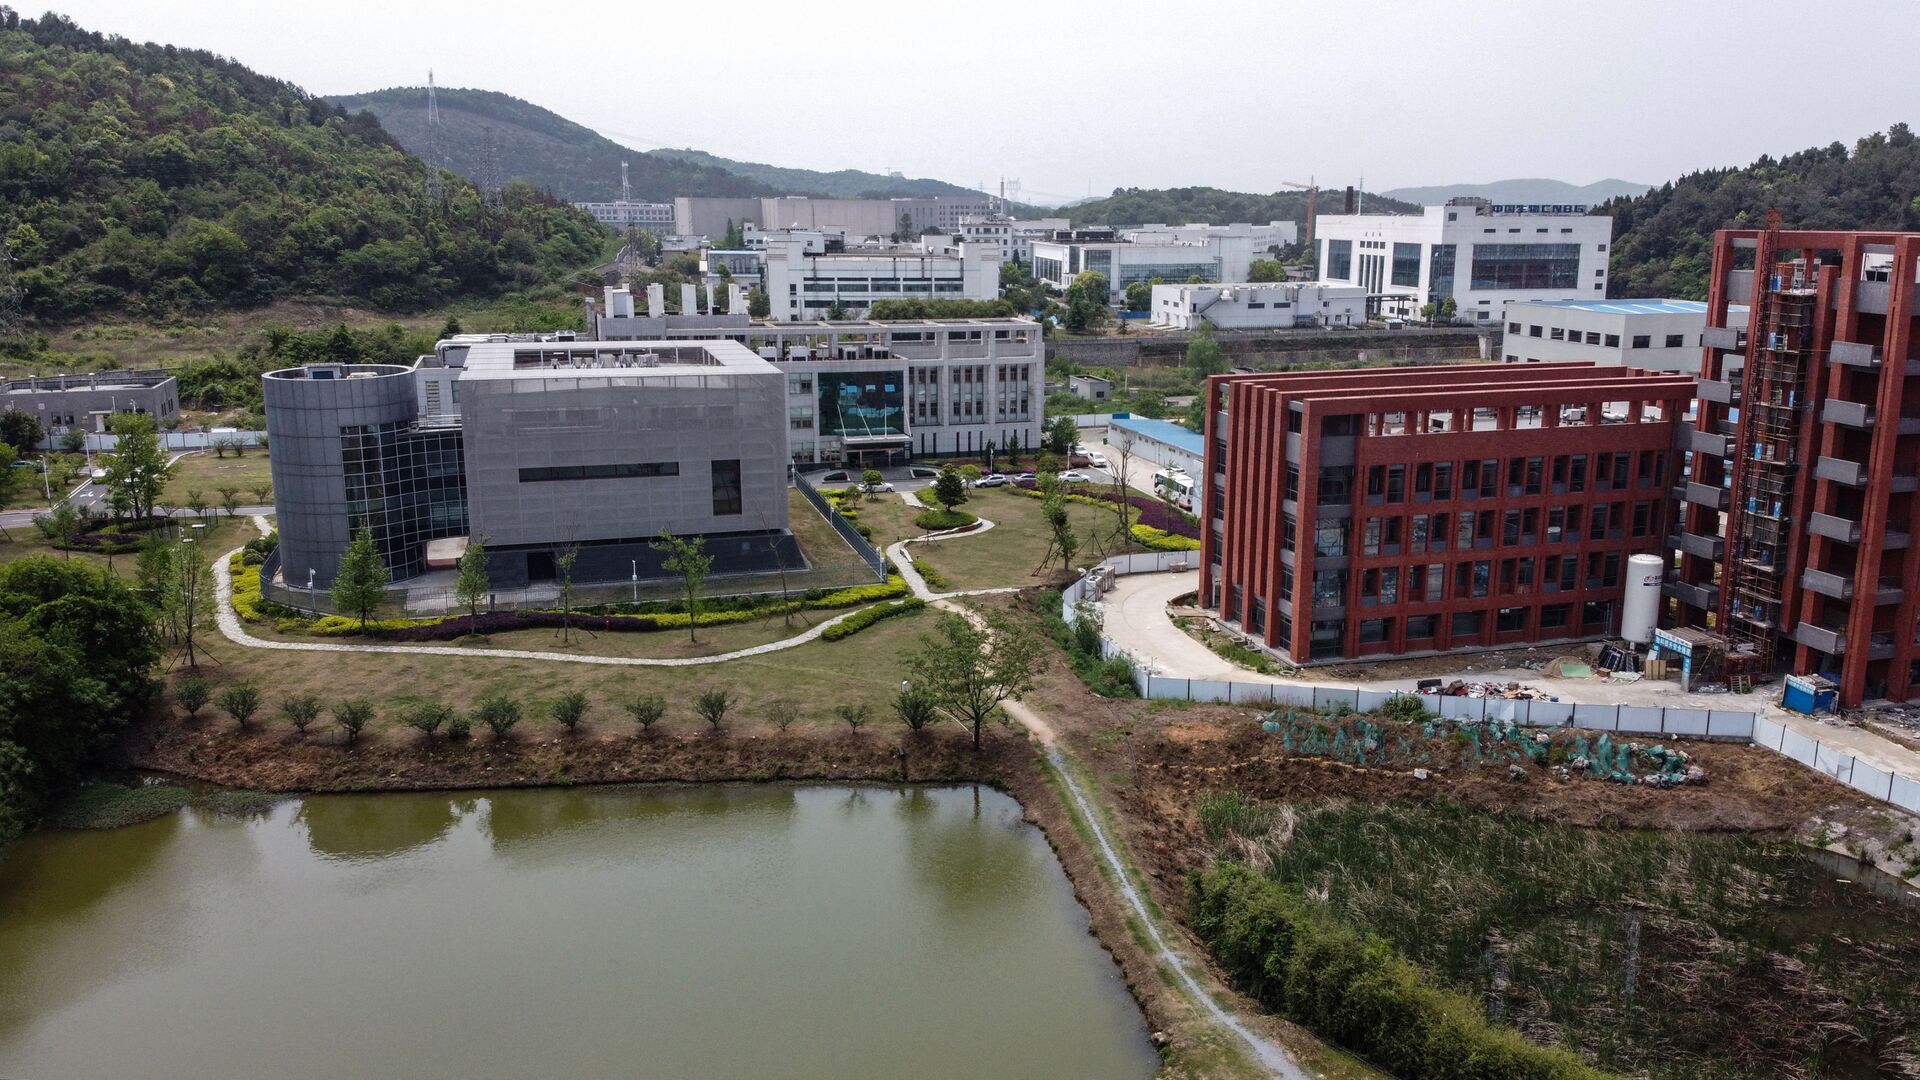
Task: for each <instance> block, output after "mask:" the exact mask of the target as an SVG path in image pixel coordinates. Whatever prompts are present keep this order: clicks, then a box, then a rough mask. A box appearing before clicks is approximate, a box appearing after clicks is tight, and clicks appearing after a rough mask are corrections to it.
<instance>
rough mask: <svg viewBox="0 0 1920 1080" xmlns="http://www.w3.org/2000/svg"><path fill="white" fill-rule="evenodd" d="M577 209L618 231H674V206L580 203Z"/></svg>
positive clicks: (630, 203) (651, 203)
mask: <svg viewBox="0 0 1920 1080" xmlns="http://www.w3.org/2000/svg"><path fill="white" fill-rule="evenodd" d="M573 205H574V207H575V208H576V209H580V210H585V211H586V212H587V213H589V214H592V215H593V219H594V220H595V221H598V222H599V223H600V224H602V225H611V226H613V227H614V228H616V229H645V230H647V231H648V232H655V233H659V232H671V231H673V204H672V203H655V202H621V201H619V200H618V199H616V200H614V201H613V202H578V203H574V204H573Z"/></svg>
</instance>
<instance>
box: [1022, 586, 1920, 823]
mask: <svg viewBox="0 0 1920 1080" xmlns="http://www.w3.org/2000/svg"><path fill="white" fill-rule="evenodd" d="M1198 554H1199V553H1198V552H1192V551H1167V552H1151V553H1147V554H1142V555H1117V556H1115V557H1113V558H1111V559H1106V560H1104V561H1102V562H1101V563H1099V564H1098V565H1096V566H1094V567H1093V568H1092V569H1090V570H1089V571H1088V572H1087V573H1085V574H1082V575H1081V576H1080V577H1079V578H1078V579H1077V580H1075V581H1074V583H1073V584H1071V585H1069V586H1067V587H1066V588H1065V589H1064V590H1062V591H1061V593H1060V617H1061V618H1062V619H1064V620H1066V621H1067V622H1068V623H1071V622H1072V621H1073V617H1074V608H1075V607H1076V606H1077V605H1079V604H1080V603H1082V602H1083V601H1095V602H1097V601H1098V600H1099V594H1100V593H1102V592H1103V591H1104V589H1103V588H1102V587H1101V585H1102V583H1103V581H1104V580H1106V579H1107V578H1108V577H1110V576H1118V575H1121V574H1152V573H1160V572H1164V571H1168V570H1185V569H1188V568H1190V567H1191V565H1192V563H1191V560H1192V559H1194V558H1196V557H1197V556H1198ZM1100 652H1101V655H1102V656H1104V657H1106V658H1108V659H1111V658H1113V657H1115V656H1124V657H1126V659H1127V662H1128V663H1130V664H1132V665H1133V681H1134V687H1135V688H1136V689H1137V690H1138V691H1139V692H1140V696H1141V697H1143V698H1148V699H1153V700H1172V701H1198V702H1216V703H1226V704H1233V705H1249V706H1254V707H1268V708H1274V707H1292V708H1301V709H1314V710H1316V711H1318V710H1322V709H1333V708H1338V707H1340V706H1343V705H1344V706H1346V707H1347V708H1349V709H1352V710H1353V711H1355V712H1375V711H1377V710H1379V709H1380V708H1381V707H1382V706H1384V705H1385V704H1386V703H1387V702H1389V701H1392V700H1393V699H1394V698H1396V697H1401V696H1405V695H1406V692H1405V691H1401V690H1359V689H1354V688H1351V687H1334V686H1316V685H1314V684H1312V683H1294V682H1285V683H1282V682H1239V681H1236V680H1230V679H1180V678H1173V677H1170V676H1166V675H1157V674H1154V673H1152V672H1151V671H1150V670H1149V669H1148V667H1147V666H1146V665H1145V664H1142V663H1141V662H1140V660H1139V659H1138V658H1136V657H1134V656H1132V655H1131V654H1129V653H1127V652H1126V650H1124V649H1121V648H1120V647H1119V646H1117V645H1115V644H1114V643H1113V641H1112V640H1111V639H1109V638H1108V637H1107V636H1106V635H1105V634H1102V635H1100ZM1419 697H1420V703H1421V704H1422V705H1425V706H1426V707H1427V708H1428V709H1429V710H1431V711H1433V712H1437V713H1439V714H1440V715H1441V716H1442V717H1445V718H1447V719H1449V720H1465V721H1469V722H1474V721H1482V720H1497V721H1510V722H1512V723H1515V724H1520V725H1522V726H1526V727H1575V728H1582V729H1586V730H1592V731H1611V732H1617V733H1620V734H1625V735H1668V736H1674V737H1677V738H1690V739H1730V740H1737V741H1739V742H1747V743H1752V744H1753V745H1755V746H1759V747H1763V748H1765V749H1767V750H1771V751H1773V752H1774V753H1777V754H1781V755H1784V756H1786V757H1789V758H1792V759H1793V760H1795V761H1797V762H1799V763H1801V764H1802V765H1805V766H1807V767H1808V768H1810V769H1816V770H1818V771H1820V772H1823V773H1826V774H1827V775H1828V776H1831V777H1833V778H1834V779H1836V780H1838V781H1840V782H1841V783H1843V784H1846V785H1847V786H1848V787H1851V788H1853V789H1854V790H1856V791H1859V792H1862V793H1864V794H1867V795H1871V796H1872V797H1874V798H1876V799H1880V800H1882V801H1884V802H1888V803H1892V804H1893V805H1895V806H1897V807H1899V808H1901V809H1902V810H1906V811H1908V812H1909V813H1915V814H1920V780H1916V779H1914V778H1912V777H1909V776H1905V775H1902V774H1901V773H1897V772H1888V771H1887V770H1885V769H1881V768H1878V767H1876V766H1873V765H1869V764H1868V763H1866V762H1864V761H1862V760H1860V759H1859V758H1858V757H1855V756H1854V755H1853V754H1852V753H1849V752H1848V751H1846V750H1844V749H1840V748H1838V747H1834V746H1829V745H1827V744H1826V743H1823V742H1821V741H1819V740H1818V739H1815V738H1813V737H1812V736H1810V735H1806V734H1804V733H1802V732H1798V731H1795V730H1793V729H1792V728H1789V727H1787V726H1786V725H1784V724H1781V723H1779V722H1777V721H1773V720H1768V719H1767V718H1766V717H1764V716H1760V715H1758V714H1756V713H1752V712H1746V711H1743V710H1737V709H1700V708H1678V707H1675V708H1666V707H1662V706H1658V705H1594V704H1583V703H1575V702H1570V701H1542V700H1540V699H1538V698H1535V699H1531V700H1522V699H1508V698H1499V697H1479V698H1473V697H1444V696H1429V695H1419Z"/></svg>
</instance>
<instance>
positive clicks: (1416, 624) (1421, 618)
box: [1407, 615, 1433, 641]
mask: <svg viewBox="0 0 1920 1080" xmlns="http://www.w3.org/2000/svg"><path fill="white" fill-rule="evenodd" d="M1432 636H1433V616H1431V615H1409V616H1407V640H1408V641H1423V640H1425V639H1427V638H1430V637H1432Z"/></svg>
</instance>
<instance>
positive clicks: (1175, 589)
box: [1101, 570, 1920, 777]
mask: <svg viewBox="0 0 1920 1080" xmlns="http://www.w3.org/2000/svg"><path fill="white" fill-rule="evenodd" d="M1199 584H1200V574H1199V571H1196V570H1189V571H1186V572H1184V573H1168V574H1128V575H1123V576H1121V577H1118V578H1116V579H1115V582H1114V587H1113V590H1112V591H1111V592H1109V593H1108V594H1107V595H1106V596H1105V597H1103V598H1102V599H1101V607H1102V609H1103V614H1104V616H1105V617H1104V620H1103V623H1102V626H1103V629H1104V630H1105V631H1106V634H1107V636H1108V637H1109V638H1111V639H1112V640H1113V642H1114V644H1116V645H1118V646H1120V647H1121V648H1122V649H1125V650H1126V651H1127V652H1129V653H1131V654H1132V655H1133V656H1135V657H1137V658H1138V659H1139V660H1140V662H1141V663H1142V664H1143V665H1144V666H1146V668H1147V669H1148V671H1149V672H1150V673H1152V674H1154V675H1161V676H1165V677H1168V678H1175V679H1231V680H1234V681H1237V682H1245V683H1281V684H1290V685H1300V684H1304V683H1312V684H1313V685H1316V686H1328V687H1334V688H1341V689H1360V690H1404V691H1412V690H1414V689H1416V688H1417V684H1418V682H1419V677H1418V676H1413V677H1408V678H1402V679H1372V680H1358V681H1356V680H1343V679H1332V678H1324V677H1315V676H1314V675H1313V669H1312V668H1307V669H1305V672H1304V675H1305V677H1303V678H1283V677H1280V676H1275V675H1262V674H1260V673H1259V672H1256V671H1249V670H1248V669H1246V668H1243V667H1241V666H1239V665H1238V664H1235V663H1233V662H1232V661H1229V660H1227V659H1225V658H1224V657H1222V656H1220V655H1219V654H1218V653H1215V652H1214V651H1213V650H1212V649H1209V648H1207V647H1206V646H1205V645H1203V644H1201V643H1200V642H1199V641H1196V640H1195V639H1194V638H1193V637H1192V636H1191V635H1189V634H1188V633H1187V632H1186V631H1184V630H1182V629H1180V628H1179V627H1177V626H1175V625H1173V619H1172V618H1171V617H1170V616H1169V615H1168V614H1167V605H1168V604H1169V603H1170V602H1171V601H1172V600H1173V598H1174V597H1176V596H1179V595H1180V594H1182V593H1190V592H1193V591H1194V590H1195V589H1197V588H1198V587H1199ZM1572 648H1573V647H1569V649H1568V650H1567V651H1572ZM1522 649H1524V647H1522V648H1520V649H1516V648H1512V647H1509V648H1507V649H1505V650H1503V651H1504V652H1506V653H1507V654H1508V655H1509V656H1511V655H1512V654H1513V653H1515V652H1517V651H1522ZM1536 655H1538V656H1539V657H1540V659H1542V660H1550V659H1553V658H1554V657H1555V656H1557V655H1559V653H1558V652H1557V651H1556V650H1555V649H1554V648H1553V647H1551V646H1548V647H1543V648H1541V649H1540V650H1539V652H1538V653H1537V654H1536ZM1490 657H1491V654H1474V653H1464V654H1461V656H1460V667H1459V670H1458V672H1457V677H1459V678H1464V679H1466V680H1468V681H1470V682H1517V683H1522V684H1525V685H1528V686H1533V687H1536V688H1538V689H1540V690H1544V691H1546V692H1547V693H1549V694H1553V695H1555V696H1557V697H1558V698H1559V699H1560V700H1562V701H1572V702H1579V703H1582V704H1589V705H1657V706H1668V707H1672V708H1683V709H1737V710H1739V711H1742V712H1754V713H1758V714H1760V715H1761V716H1764V717H1766V718H1767V719H1768V720H1771V721H1773V722H1775V723H1778V724H1784V725H1786V727H1787V728H1788V729H1790V730H1792V731H1797V732H1799V733H1801V734H1803V735H1805V736H1807V737H1808V738H1811V739H1818V740H1819V741H1820V742H1822V743H1825V744H1826V745H1828V746H1832V747H1835V748H1838V749H1844V750H1845V751H1847V752H1848V753H1851V754H1853V755H1854V756H1856V757H1858V758H1860V759H1862V760H1864V761H1865V762H1866V763H1867V764H1869V765H1872V766H1874V767H1876V768H1879V769H1882V770H1889V771H1896V772H1901V773H1905V774H1906V775H1908V776H1916V777H1920V751H1914V750H1910V749H1908V748H1906V747H1904V746H1901V745H1900V744H1899V743H1896V742H1894V741H1892V740H1891V739H1886V738H1882V737H1881V736H1879V735H1875V734H1874V733H1873V732H1871V731H1867V730H1865V729H1863V728H1858V727H1852V726H1849V725H1842V724H1828V723H1823V722H1821V721H1820V720H1818V719H1815V718H1814V717H1811V716H1803V715H1801V714H1799V713H1796V712H1788V711H1787V710H1785V709H1782V708H1780V707H1779V705H1778V704H1777V702H1775V701H1774V700H1773V699H1772V698H1771V697H1770V696H1763V695H1754V694H1748V695H1730V694H1689V693H1685V692H1683V691H1682V690H1681V689H1680V685H1679V684H1678V683H1674V682H1667V681H1663V680H1657V679H1656V680H1643V681H1641V682H1635V683H1616V682H1603V681H1600V680H1598V679H1593V680H1587V679H1561V678H1557V677H1554V676H1551V675H1549V674H1548V673H1547V672H1545V671H1535V670H1533V669H1531V668H1496V667H1490V666H1483V664H1482V663H1477V662H1476V659H1480V660H1488V659H1490ZM1428 677H1429V678H1431V677H1432V676H1428Z"/></svg>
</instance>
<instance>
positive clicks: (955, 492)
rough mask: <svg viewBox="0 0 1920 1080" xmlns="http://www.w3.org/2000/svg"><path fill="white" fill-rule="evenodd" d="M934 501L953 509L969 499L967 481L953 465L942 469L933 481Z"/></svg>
mask: <svg viewBox="0 0 1920 1080" xmlns="http://www.w3.org/2000/svg"><path fill="white" fill-rule="evenodd" d="M933 501H934V502H937V503H939V504H940V505H941V506H944V507H946V508H947V509H948V510H952V509H953V508H954V507H956V506H959V505H960V504H961V503H963V502H966V501H967V485H966V481H964V480H962V479H961V478H960V472H959V470H958V469H955V468H954V467H953V466H951V465H947V466H945V467H943V468H942V469H941V470H940V475H939V476H938V477H936V478H935V479H934V481H933Z"/></svg>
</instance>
